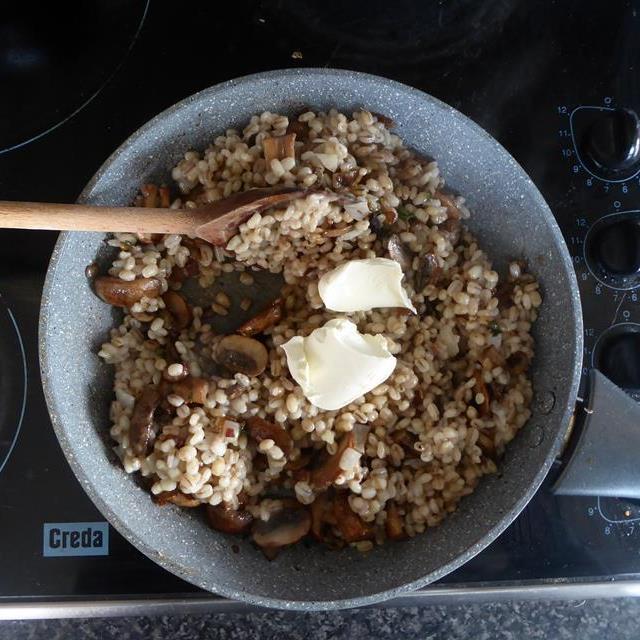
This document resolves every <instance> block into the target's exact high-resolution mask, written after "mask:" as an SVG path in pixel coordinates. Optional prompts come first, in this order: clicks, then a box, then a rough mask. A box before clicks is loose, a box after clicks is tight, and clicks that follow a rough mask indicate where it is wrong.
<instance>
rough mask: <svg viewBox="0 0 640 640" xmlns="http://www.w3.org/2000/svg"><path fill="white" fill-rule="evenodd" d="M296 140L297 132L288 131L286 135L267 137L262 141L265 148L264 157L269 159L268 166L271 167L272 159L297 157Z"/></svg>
mask: <svg viewBox="0 0 640 640" xmlns="http://www.w3.org/2000/svg"><path fill="white" fill-rule="evenodd" d="M295 142H296V134H295V133H287V134H286V135H284V136H274V137H270V138H265V139H264V140H263V141H262V147H263V148H264V159H265V160H266V161H267V167H269V164H270V162H271V161H272V160H283V159H284V158H295V157H296V147H295Z"/></svg>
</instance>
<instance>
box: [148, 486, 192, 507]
mask: <svg viewBox="0 0 640 640" xmlns="http://www.w3.org/2000/svg"><path fill="white" fill-rule="evenodd" d="M153 501H154V502H155V503H156V504H157V505H160V506H164V505H165V504H175V505H176V506H177V507H184V508H186V509H194V508H195V507H199V506H200V505H201V504H202V502H200V500H198V499H197V498H192V497H191V496H188V495H186V494H184V493H182V491H178V490H177V489H176V490H175V491H163V492H162V493H159V494H157V495H155V496H153Z"/></svg>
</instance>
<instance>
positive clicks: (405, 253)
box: [387, 233, 413, 271]
mask: <svg viewBox="0 0 640 640" xmlns="http://www.w3.org/2000/svg"><path fill="white" fill-rule="evenodd" d="M387 251H388V252H389V257H390V258H391V259H392V260H395V261H396V262H397V263H398V264H399V265H400V266H401V267H402V270H403V271H406V270H407V269H410V268H411V263H412V262H413V254H412V252H411V250H410V249H409V247H407V245H405V244H404V243H403V242H402V240H400V238H399V237H398V236H397V235H396V234H395V233H394V234H393V235H391V236H389V241H388V243H387Z"/></svg>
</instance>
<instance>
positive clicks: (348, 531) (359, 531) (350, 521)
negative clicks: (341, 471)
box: [333, 491, 374, 542]
mask: <svg viewBox="0 0 640 640" xmlns="http://www.w3.org/2000/svg"><path fill="white" fill-rule="evenodd" d="M333 514H334V518H335V522H336V528H337V529H338V531H339V532H340V535H341V536H342V538H343V539H344V540H345V541H346V542H360V541H361V540H371V538H373V536H374V527H373V525H372V524H371V523H369V522H365V521H364V520H363V519H362V518H361V517H360V516H359V515H358V514H357V513H355V512H354V511H353V510H352V509H351V506H350V505H349V497H348V495H347V492H346V491H340V492H338V493H337V494H336V496H335V498H334V500H333Z"/></svg>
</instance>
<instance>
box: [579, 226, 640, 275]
mask: <svg viewBox="0 0 640 640" xmlns="http://www.w3.org/2000/svg"><path fill="white" fill-rule="evenodd" d="M590 244H591V247H589V249H590V252H591V254H592V256H593V259H594V262H595V263H596V265H597V266H598V267H599V268H601V269H602V270H603V271H604V272H605V273H607V274H609V275H612V276H623V277H628V276H633V275H636V274H637V273H639V272H640V221H636V220H629V219H626V220H620V221H618V222H612V223H610V224H606V225H602V226H601V227H600V228H599V229H597V230H596V231H595V233H594V234H593V237H591V238H590Z"/></svg>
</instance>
